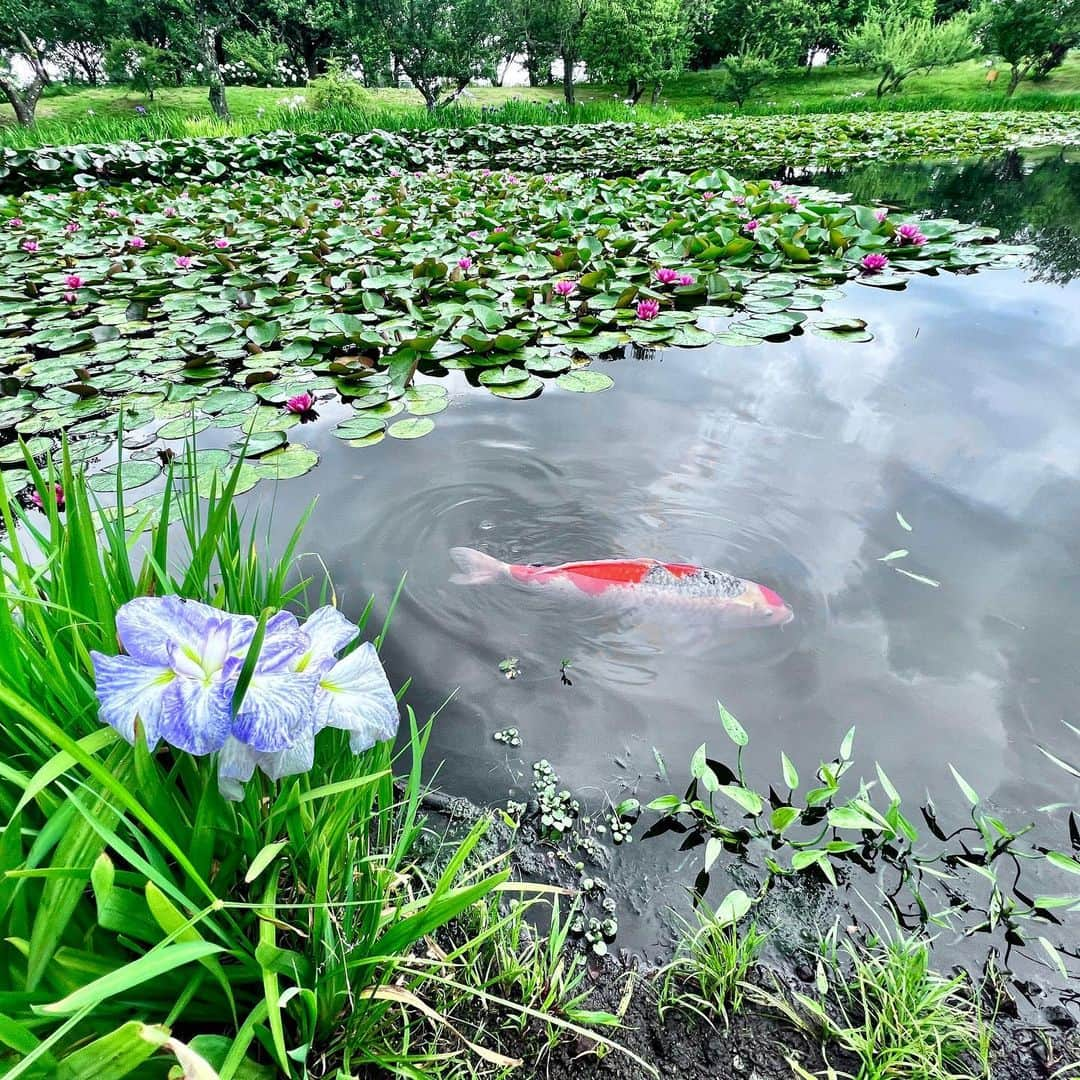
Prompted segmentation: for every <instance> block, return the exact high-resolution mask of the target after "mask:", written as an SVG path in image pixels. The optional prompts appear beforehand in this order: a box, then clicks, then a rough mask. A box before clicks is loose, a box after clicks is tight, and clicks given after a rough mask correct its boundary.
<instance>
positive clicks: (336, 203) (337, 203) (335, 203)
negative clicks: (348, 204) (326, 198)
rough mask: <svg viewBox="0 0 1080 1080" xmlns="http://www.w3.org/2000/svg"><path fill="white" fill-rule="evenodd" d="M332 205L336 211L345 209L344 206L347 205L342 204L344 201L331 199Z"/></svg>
mask: <svg viewBox="0 0 1080 1080" xmlns="http://www.w3.org/2000/svg"><path fill="white" fill-rule="evenodd" d="M330 205H331V206H332V207H333V208H334V209H335V210H340V209H341V208H342V207H343V206H344V205H345V203H344V202H342V200H341V199H331V200H330Z"/></svg>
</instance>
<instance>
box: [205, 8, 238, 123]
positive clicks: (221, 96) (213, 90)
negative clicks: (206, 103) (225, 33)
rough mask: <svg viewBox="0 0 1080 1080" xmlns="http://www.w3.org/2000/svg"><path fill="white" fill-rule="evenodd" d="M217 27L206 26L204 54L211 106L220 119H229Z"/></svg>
mask: <svg viewBox="0 0 1080 1080" xmlns="http://www.w3.org/2000/svg"><path fill="white" fill-rule="evenodd" d="M217 35H218V31H217V28H216V27H209V26H207V27H204V28H203V33H202V46H203V55H204V57H205V62H206V71H207V74H208V77H209V83H210V95H209V96H210V108H211V109H213V110H214V115H215V116H216V117H217V118H218V119H219V120H229V119H231V117H230V116H229V103H228V101H226V99H225V80H224V79H223V78H222V77H221V65H220V64H219V63H218V53H217Z"/></svg>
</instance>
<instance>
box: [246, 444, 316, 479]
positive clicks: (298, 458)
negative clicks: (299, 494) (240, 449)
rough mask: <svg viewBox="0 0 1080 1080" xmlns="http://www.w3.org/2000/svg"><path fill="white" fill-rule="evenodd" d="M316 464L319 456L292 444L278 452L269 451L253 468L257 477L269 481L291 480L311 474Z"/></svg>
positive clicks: (304, 447) (312, 451) (303, 447)
mask: <svg viewBox="0 0 1080 1080" xmlns="http://www.w3.org/2000/svg"><path fill="white" fill-rule="evenodd" d="M318 463H319V455H318V454H317V453H316V452H315V451H314V450H311V449H309V448H308V447H306V446H297V445H296V444H295V443H293V444H290V445H289V446H283V447H281V449H280V450H271V451H270V453H269V454H266V455H265V456H264V457H262V458H260V459H259V461H258V463H257V464H256V465H255V466H254V468H255V471H256V472H257V473H258V474H259V476H264V477H267V478H269V479H271V480H291V479H293V478H294V477H297V476H303V475H304V474H305V473H308V472H311V470H312V469H313V468H315V466H316V465H317V464H318Z"/></svg>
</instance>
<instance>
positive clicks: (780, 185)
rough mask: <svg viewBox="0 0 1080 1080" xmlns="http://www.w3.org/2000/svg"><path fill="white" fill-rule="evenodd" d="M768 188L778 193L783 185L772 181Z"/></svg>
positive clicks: (777, 181)
mask: <svg viewBox="0 0 1080 1080" xmlns="http://www.w3.org/2000/svg"><path fill="white" fill-rule="evenodd" d="M769 187H771V188H772V189H773V191H779V190H780V188H782V187H783V184H781V183H780V181H779V180H773V181H772V183H770V184H769Z"/></svg>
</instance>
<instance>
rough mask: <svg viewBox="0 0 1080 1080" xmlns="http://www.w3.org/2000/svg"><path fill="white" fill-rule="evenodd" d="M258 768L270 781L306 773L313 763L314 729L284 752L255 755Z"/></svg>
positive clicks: (309, 729)
mask: <svg viewBox="0 0 1080 1080" xmlns="http://www.w3.org/2000/svg"><path fill="white" fill-rule="evenodd" d="M256 758H257V760H258V765H259V768H260V769H262V771H263V772H264V773H266V775H267V776H269V777H270V779H271V780H280V779H281V778H282V777H283V776H296V775H297V774H298V773H306V772H307V771H308V769H310V768H311V766H312V765H313V764H314V763H315V729H314V728H308V730H307V732H306V733H305V734H304V735H303V736H302V737H301V738H300V739H299V740H297V741H296V742H295V743H293V745H292V746H290V747H289V748H288V749H286V750H279V751H278V752H277V753H274V754H257V755H256Z"/></svg>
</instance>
